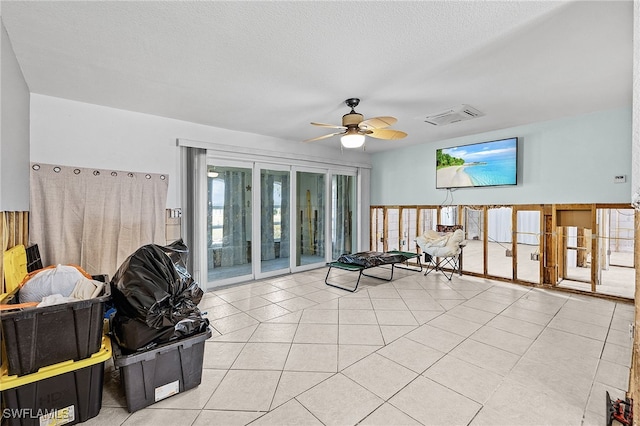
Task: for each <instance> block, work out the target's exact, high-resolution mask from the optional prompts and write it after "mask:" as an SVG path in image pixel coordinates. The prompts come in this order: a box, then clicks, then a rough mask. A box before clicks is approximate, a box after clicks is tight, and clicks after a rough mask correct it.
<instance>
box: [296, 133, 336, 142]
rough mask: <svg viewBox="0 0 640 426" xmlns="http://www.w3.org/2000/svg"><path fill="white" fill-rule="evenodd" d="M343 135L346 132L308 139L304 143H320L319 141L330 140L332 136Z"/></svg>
mask: <svg viewBox="0 0 640 426" xmlns="http://www.w3.org/2000/svg"><path fill="white" fill-rule="evenodd" d="M343 133H344V132H336V133H329V134H328V135H322V136H318V137H317V138H311V139H306V140H303V141H302V142H314V141H319V140H322V139H327V138H330V137H331V136H335V135H341V134H343Z"/></svg>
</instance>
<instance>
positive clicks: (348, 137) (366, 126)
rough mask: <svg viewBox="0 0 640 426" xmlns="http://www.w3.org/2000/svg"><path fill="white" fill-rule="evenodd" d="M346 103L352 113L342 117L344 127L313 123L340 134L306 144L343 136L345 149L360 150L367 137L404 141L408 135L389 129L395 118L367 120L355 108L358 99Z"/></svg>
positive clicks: (318, 138) (311, 140)
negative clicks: (336, 130)
mask: <svg viewBox="0 0 640 426" xmlns="http://www.w3.org/2000/svg"><path fill="white" fill-rule="evenodd" d="M344 103H345V104H346V105H347V106H348V107H349V108H351V112H349V113H348V114H345V115H343V116H342V126H337V125H334V124H324V123H313V122H312V123H311V124H312V125H314V126H320V127H329V128H331V129H340V130H341V131H340V132H335V133H330V134H328V135H323V136H319V137H317V138H311V139H307V140H305V141H304V142H313V141H319V140H321V139H326V138H330V137H332V136H337V135H342V136H341V137H340V142H341V143H342V146H343V147H344V148H360V147H361V146H363V145H364V142H365V135H367V136H371V137H372V138H376V139H387V140H395V139H402V138H404V137H405V136H407V134H406V133H405V132H401V131H400V130H393V129H387V127H389V126H391V125H392V124H393V123H395V122H396V121H398V120H397V119H396V118H395V117H373V118H369V119H367V120H365V119H364V116H363V115H362V114H359V113H357V112H356V111H355V107H357V106H358V104H359V103H360V99H358V98H349V99H347V100H346V101H344Z"/></svg>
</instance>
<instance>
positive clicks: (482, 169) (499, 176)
mask: <svg viewBox="0 0 640 426" xmlns="http://www.w3.org/2000/svg"><path fill="white" fill-rule="evenodd" d="M464 172H465V173H466V174H467V175H469V177H470V178H471V182H473V186H486V185H510V184H514V183H516V163H515V161H513V160H512V159H506V158H502V159H491V160H490V161H487V163H486V164H477V165H472V166H469V167H465V168H464Z"/></svg>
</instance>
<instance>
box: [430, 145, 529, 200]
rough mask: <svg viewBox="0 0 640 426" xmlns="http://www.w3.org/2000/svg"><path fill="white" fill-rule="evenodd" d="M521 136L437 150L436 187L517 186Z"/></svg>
mask: <svg viewBox="0 0 640 426" xmlns="http://www.w3.org/2000/svg"><path fill="white" fill-rule="evenodd" d="M517 174H518V138H509V139H500V140H495V141H488V142H480V143H473V144H469V145H460V146H454V147H451V148H441V149H438V150H436V188H437V189H449V188H478V187H485V186H502V185H517Z"/></svg>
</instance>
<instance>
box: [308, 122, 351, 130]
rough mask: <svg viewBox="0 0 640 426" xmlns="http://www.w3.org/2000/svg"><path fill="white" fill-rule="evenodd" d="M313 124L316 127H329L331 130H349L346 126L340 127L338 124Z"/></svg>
mask: <svg viewBox="0 0 640 426" xmlns="http://www.w3.org/2000/svg"><path fill="white" fill-rule="evenodd" d="M311 124H313V125H314V126H320V127H329V128H330V129H345V130H346V129H347V128H346V127H344V126H339V125H337V124H325V123H314V122H311Z"/></svg>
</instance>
